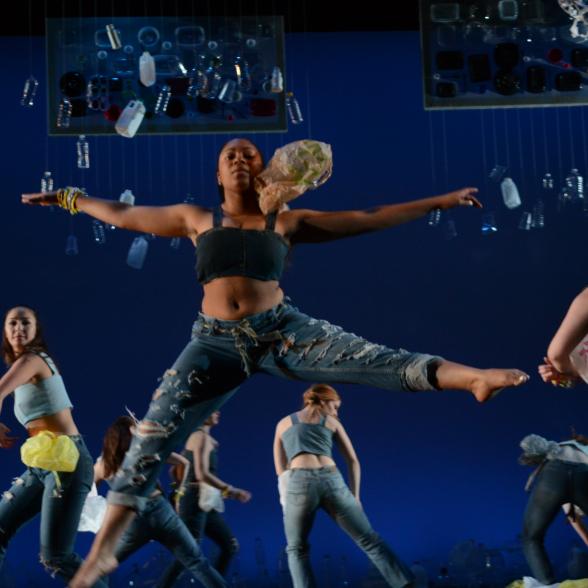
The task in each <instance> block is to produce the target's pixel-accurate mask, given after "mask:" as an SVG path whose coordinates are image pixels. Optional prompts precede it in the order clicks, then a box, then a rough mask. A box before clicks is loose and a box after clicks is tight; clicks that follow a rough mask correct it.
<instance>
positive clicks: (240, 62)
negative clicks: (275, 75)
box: [234, 56, 251, 92]
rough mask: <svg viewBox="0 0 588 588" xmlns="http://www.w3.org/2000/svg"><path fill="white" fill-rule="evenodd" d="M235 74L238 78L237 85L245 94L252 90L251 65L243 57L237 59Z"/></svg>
mask: <svg viewBox="0 0 588 588" xmlns="http://www.w3.org/2000/svg"><path fill="white" fill-rule="evenodd" d="M234 65H235V74H236V76H237V85H238V86H239V88H240V89H241V90H243V91H244V92H249V91H250V90H251V72H250V71H249V64H248V63H247V61H245V60H244V59H243V58H242V57H241V56H238V57H236V58H235V63H234Z"/></svg>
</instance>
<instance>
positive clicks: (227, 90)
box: [218, 80, 242, 104]
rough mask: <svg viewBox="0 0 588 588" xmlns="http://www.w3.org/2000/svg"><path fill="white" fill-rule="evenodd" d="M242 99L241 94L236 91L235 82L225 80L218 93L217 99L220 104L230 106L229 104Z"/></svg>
mask: <svg viewBox="0 0 588 588" xmlns="http://www.w3.org/2000/svg"><path fill="white" fill-rule="evenodd" d="M241 98H242V95H241V92H239V91H238V90H237V82H235V80H226V81H225V83H224V84H223V87H222V89H221V91H220V92H219V93H218V99H219V100H220V101H221V102H226V103H227V104H230V103H231V102H239V101H240V100H241Z"/></svg>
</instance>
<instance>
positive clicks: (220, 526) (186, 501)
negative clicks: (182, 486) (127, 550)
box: [157, 486, 239, 588]
mask: <svg viewBox="0 0 588 588" xmlns="http://www.w3.org/2000/svg"><path fill="white" fill-rule="evenodd" d="M179 510H180V513H179V514H180V518H181V519H182V521H184V524H185V525H186V527H188V530H189V531H190V533H192V535H193V536H194V538H195V539H196V541H198V543H199V544H202V540H203V539H204V537H205V536H206V537H208V538H210V539H212V540H213V541H214V542H215V543H216V544H217V546H218V548H219V550H220V551H219V554H218V558H217V560H216V561H215V562H214V567H215V569H216V570H217V571H218V572H219V573H220V574H222V575H223V576H224V575H226V572H227V569H228V567H229V563H230V562H231V559H232V558H233V556H234V555H235V553H237V551H238V550H239V543H238V541H237V539H236V537H235V536H234V535H233V533H232V532H231V529H229V526H228V525H227V523H226V522H225V520H224V519H223V517H222V515H221V514H220V513H218V512H216V511H215V510H211V511H210V512H206V511H204V510H202V509H200V508H199V506H198V487H197V486H189V487H188V488H187V490H186V493H185V494H184V496H182V498H181V500H180V509H179ZM183 571H184V566H183V565H182V562H181V561H180V560H179V558H178V560H176V561H174V562H172V563H171V564H170V565H169V566H168V567H167V569H166V570H165V572H164V573H163V575H162V576H161V579H160V580H159V582H158V584H157V588H170V587H171V586H173V585H174V582H175V581H176V580H177V579H178V577H179V576H180V574H182V572H183Z"/></svg>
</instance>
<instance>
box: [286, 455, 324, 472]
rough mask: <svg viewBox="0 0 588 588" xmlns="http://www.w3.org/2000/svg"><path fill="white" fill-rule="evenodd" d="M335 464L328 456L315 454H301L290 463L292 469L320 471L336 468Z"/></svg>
mask: <svg viewBox="0 0 588 588" xmlns="http://www.w3.org/2000/svg"><path fill="white" fill-rule="evenodd" d="M334 465H335V462H334V461H333V460H332V459H331V458H330V457H327V456H326V455H314V454H313V453H300V454H299V455H297V456H296V457H295V458H294V459H293V460H292V461H291V462H290V469H291V470H292V469H296V468H305V469H312V470H315V469H318V468H324V467H325V466H334Z"/></svg>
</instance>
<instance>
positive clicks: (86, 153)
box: [76, 135, 90, 169]
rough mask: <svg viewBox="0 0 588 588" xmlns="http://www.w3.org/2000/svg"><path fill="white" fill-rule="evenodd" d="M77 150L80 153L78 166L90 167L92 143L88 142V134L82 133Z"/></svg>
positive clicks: (82, 167) (81, 167)
mask: <svg viewBox="0 0 588 588" xmlns="http://www.w3.org/2000/svg"><path fill="white" fill-rule="evenodd" d="M76 150H77V154H78V168H79V169H90V145H89V144H88V140H87V139H86V135H80V137H79V139H78V141H77V143H76Z"/></svg>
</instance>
